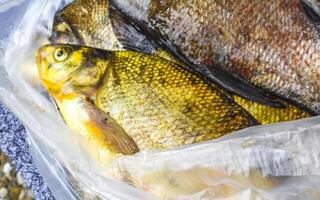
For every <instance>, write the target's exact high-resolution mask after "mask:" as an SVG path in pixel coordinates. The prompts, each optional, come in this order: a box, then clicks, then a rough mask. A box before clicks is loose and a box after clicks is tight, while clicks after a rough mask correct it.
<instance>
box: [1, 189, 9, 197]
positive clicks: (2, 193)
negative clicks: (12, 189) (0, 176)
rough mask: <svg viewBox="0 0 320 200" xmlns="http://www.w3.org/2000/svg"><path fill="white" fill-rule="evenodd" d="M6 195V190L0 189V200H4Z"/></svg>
mask: <svg viewBox="0 0 320 200" xmlns="http://www.w3.org/2000/svg"><path fill="white" fill-rule="evenodd" d="M7 195H8V190H7V189H6V188H4V187H3V188H0V198H5V197H6V196H7Z"/></svg>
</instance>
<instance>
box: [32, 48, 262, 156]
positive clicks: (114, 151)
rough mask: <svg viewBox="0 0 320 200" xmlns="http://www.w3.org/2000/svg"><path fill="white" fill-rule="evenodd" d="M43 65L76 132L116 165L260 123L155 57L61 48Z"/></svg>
mask: <svg viewBox="0 0 320 200" xmlns="http://www.w3.org/2000/svg"><path fill="white" fill-rule="evenodd" d="M36 62H37V66H38V71H39V77H40V79H41V82H42V83H43V86H44V87H45V88H46V89H47V91H48V92H49V94H50V95H51V96H53V98H54V99H55V101H56V103H57V106H58V107H59V109H60V112H61V114H62V116H63V118H64V119H65V121H66V123H67V124H68V125H69V127H70V128H71V129H73V130H75V131H76V132H78V133H79V134H80V135H82V136H84V137H86V138H88V139H89V140H90V141H92V142H93V143H94V144H96V145H97V146H99V147H100V148H101V149H103V150H105V152H107V153H109V154H110V156H111V157H112V158H113V157H117V156H120V155H132V154H134V153H136V152H139V151H141V150H164V149H169V148H175V147H179V146H181V145H187V144H193V143H197V142H201V141H206V140H211V139H215V138H218V137H221V136H223V135H226V134H229V133H231V132H234V131H237V130H241V129H244V128H247V127H250V126H254V125H257V124H259V123H258V122H257V121H256V120H255V119H254V118H253V117H252V116H251V115H250V114H249V113H248V112H247V111H245V110H244V109H243V108H242V107H241V106H239V105H238V104H236V103H235V102H234V101H233V99H232V98H231V97H230V96H229V95H228V94H227V93H224V92H223V90H221V89H220V88H219V87H218V86H214V85H212V84H208V83H206V81H205V79H203V78H202V77H201V76H200V75H198V74H197V73H196V72H191V71H188V70H186V69H185V68H184V67H182V66H181V64H179V63H176V62H172V61H170V60H167V59H165V58H162V57H159V56H156V55H153V54H144V53H141V52H137V51H129V50H127V51H107V50H101V49H96V48H90V47H83V46H76V45H68V44H54V45H45V46H43V47H41V48H40V49H39V50H38V51H37V54H36Z"/></svg>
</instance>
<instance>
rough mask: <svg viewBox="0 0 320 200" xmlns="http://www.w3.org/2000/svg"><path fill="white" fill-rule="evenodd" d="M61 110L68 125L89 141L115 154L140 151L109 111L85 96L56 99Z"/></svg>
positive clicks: (130, 153)
mask: <svg viewBox="0 0 320 200" xmlns="http://www.w3.org/2000/svg"><path fill="white" fill-rule="evenodd" d="M56 103H57V105H58V106H57V107H58V108H59V112H60V113H61V115H62V116H63V118H64V120H65V122H66V123H67V124H68V126H69V127H70V128H71V129H73V130H74V131H76V132H77V133H79V134H81V135H83V136H85V137H87V138H88V140H89V141H91V142H92V143H94V144H96V145H98V146H99V147H102V149H105V150H107V151H110V152H111V153H113V154H124V155H132V154H134V153H136V152H138V151H139V148H138V146H137V145H136V143H135V142H134V141H133V140H132V138H130V137H129V136H128V135H127V134H126V133H125V131H124V130H123V129H122V128H121V127H120V126H119V125H118V124H117V122H115V121H114V119H113V118H112V117H111V116H110V115H109V114H107V113H105V112H103V111H102V110H100V109H99V108H97V107H96V106H95V105H94V104H93V103H92V101H90V100H89V99H88V98H87V97H85V96H80V97H77V98H74V99H56Z"/></svg>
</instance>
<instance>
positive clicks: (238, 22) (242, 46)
mask: <svg viewBox="0 0 320 200" xmlns="http://www.w3.org/2000/svg"><path fill="white" fill-rule="evenodd" d="M309 2H310V1H309ZM112 4H113V5H115V6H116V7H117V8H118V9H119V10H121V11H122V13H123V14H125V15H126V16H127V18H129V19H132V20H133V21H135V22H136V23H137V24H139V26H140V28H141V29H142V30H143V31H150V32H151V33H154V35H158V36H159V37H160V38H162V40H161V41H162V43H163V44H164V46H166V47H167V48H168V49H171V50H173V52H175V53H176V55H178V56H180V58H183V59H185V60H187V61H188V62H190V63H192V64H194V66H197V67H198V68H199V69H202V68H205V69H209V70H210V71H212V72H214V71H215V70H217V69H219V70H223V71H224V72H227V73H228V74H230V75H231V76H233V77H236V78H238V79H241V80H245V81H246V82H248V83H250V84H252V85H254V86H255V87H257V88H260V89H263V90H265V91H267V92H269V93H271V94H272V95H275V96H278V97H280V98H282V99H287V100H290V101H292V102H295V103H296V104H298V105H300V106H302V107H304V108H306V109H308V110H310V111H312V112H313V113H316V114H319V113H320V93H319V91H320V40H319V32H318V30H319V29H318V27H317V26H316V24H315V23H313V22H315V21H316V22H319V19H318V18H317V17H318V16H317V15H316V14H315V12H313V11H312V9H311V8H307V7H306V4H304V3H303V2H302V1H300V0H272V1H269V0H263V1H261V0H240V1H239V0H190V1H185V0H177V1H172V0H164V1H158V0H148V1H145V0H133V1H125V0H112ZM310 9H311V11H310ZM306 11H307V12H306ZM308 11H309V15H308ZM310 13H311V14H310ZM312 17H313V18H314V19H311V20H310V18H312ZM215 78H216V79H219V77H217V76H216V77H215ZM219 80H221V79H219Z"/></svg>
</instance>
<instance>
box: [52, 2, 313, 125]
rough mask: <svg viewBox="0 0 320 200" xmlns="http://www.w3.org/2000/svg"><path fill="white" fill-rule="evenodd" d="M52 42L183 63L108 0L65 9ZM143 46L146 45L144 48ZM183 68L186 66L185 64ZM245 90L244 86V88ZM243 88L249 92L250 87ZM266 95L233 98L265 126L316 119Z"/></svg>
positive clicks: (53, 29)
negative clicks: (121, 51) (147, 54)
mask: <svg viewBox="0 0 320 200" xmlns="http://www.w3.org/2000/svg"><path fill="white" fill-rule="evenodd" d="M89 4H90V5H91V6H89ZM136 38H141V39H136ZM50 39H51V42H52V43H53V44H54V43H65V44H75V45H85V46H90V47H94V48H101V49H106V50H112V51H120V50H126V49H127V50H138V51H141V52H145V53H152V54H156V55H157V56H160V57H163V58H165V59H169V60H170V61H172V62H177V63H180V64H181V63H182V61H181V60H179V59H177V58H176V57H175V56H174V55H173V54H172V53H170V52H168V51H166V50H164V49H161V48H160V47H158V46H157V45H156V44H154V43H152V42H151V41H150V39H149V38H148V37H147V36H144V35H143V34H142V33H140V32H139V31H138V30H137V28H136V26H135V25H134V24H133V23H130V22H129V20H128V19H125V17H123V16H122V15H121V14H120V13H119V12H117V11H116V10H115V8H113V7H112V5H110V3H109V1H108V0H100V1H97V0H93V1H90V3H89V2H88V1H83V0H75V1H73V2H72V3H71V4H69V5H67V6H66V7H64V8H63V9H62V10H60V11H59V12H57V13H56V15H55V19H54V24H53V28H52V35H51V38H50ZM140 44H145V45H143V46H141V45H140ZM139 45H140V46H139ZM181 66H186V65H185V64H181ZM208 81H210V80H208ZM238 85H239V84H238ZM241 87H243V86H242V85H241ZM243 88H245V89H247V88H246V87H243ZM228 91H230V90H228ZM264 93H265V92H264V91H261V94H262V95H261V94H259V93H257V92H256V91H252V90H251V89H250V90H248V91H247V94H248V95H249V98H242V96H239V95H233V98H234V99H235V101H236V102H237V103H238V104H239V105H240V106H242V107H244V108H245V109H246V110H247V111H249V112H250V114H251V115H252V116H253V117H254V118H255V119H257V120H258V122H259V123H261V124H270V123H275V122H282V121H290V120H297V119H301V118H306V117H310V116H312V115H311V114H310V113H308V112H306V111H304V110H302V109H300V108H298V107H297V106H294V105H292V104H291V103H288V102H284V101H281V105H284V106H280V108H279V106H277V105H278V104H276V105H275V104H274V100H273V99H271V100H270V98H269V97H266V95H264ZM241 94H243V93H241ZM255 94H257V96H255ZM244 96H245V95H244ZM247 99H250V100H251V101H248V100H247ZM270 102H273V103H270Z"/></svg>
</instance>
